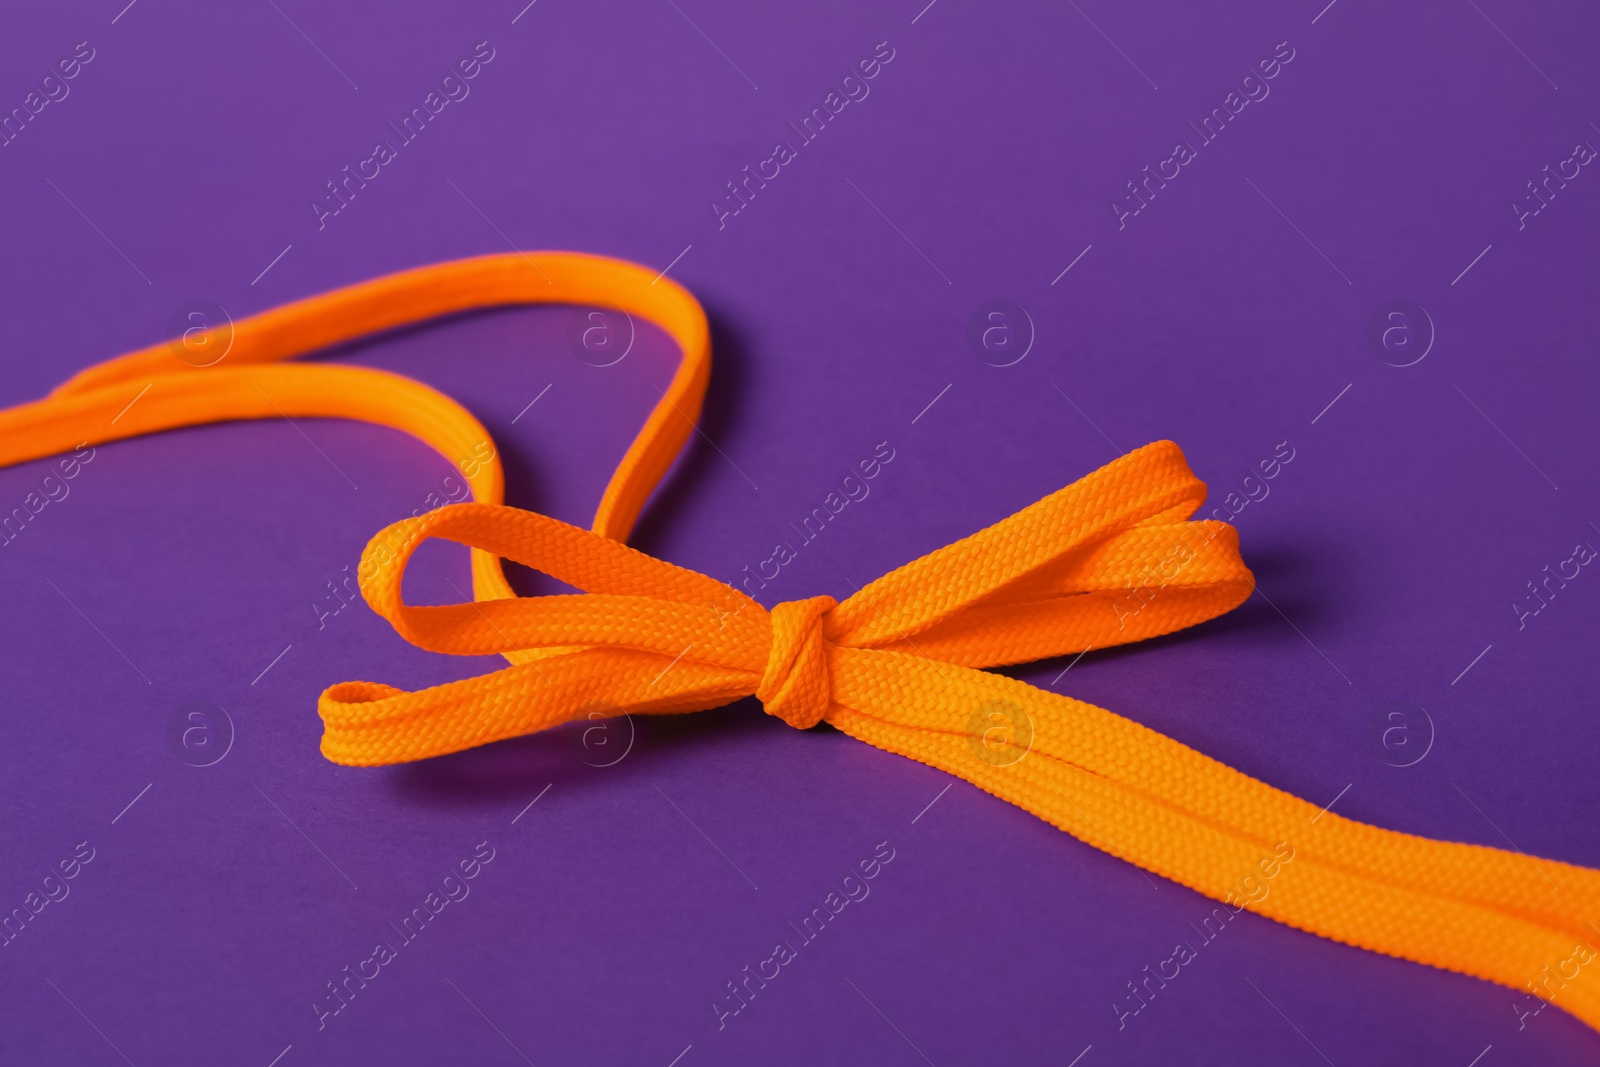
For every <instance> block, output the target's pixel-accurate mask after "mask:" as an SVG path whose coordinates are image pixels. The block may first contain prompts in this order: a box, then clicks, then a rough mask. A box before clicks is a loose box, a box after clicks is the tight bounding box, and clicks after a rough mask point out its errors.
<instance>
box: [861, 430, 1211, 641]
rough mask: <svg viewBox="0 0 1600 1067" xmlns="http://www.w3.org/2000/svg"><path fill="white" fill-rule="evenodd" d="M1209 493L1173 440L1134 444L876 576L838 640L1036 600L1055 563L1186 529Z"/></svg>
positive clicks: (898, 635) (894, 636) (897, 634)
mask: <svg viewBox="0 0 1600 1067" xmlns="http://www.w3.org/2000/svg"><path fill="white" fill-rule="evenodd" d="M1205 495H1206V487H1205V483H1204V482H1202V481H1200V479H1198V478H1196V477H1195V476H1194V473H1193V472H1192V471H1190V470H1189V465H1188V464H1187V463H1186V462H1185V461H1184V458H1183V452H1182V450H1180V449H1179V448H1178V446H1177V445H1176V444H1174V443H1173V442H1171V441H1157V442H1155V443H1153V444H1149V445H1145V446H1144V447H1143V448H1139V449H1135V450H1134V451H1132V452H1130V453H1128V454H1127V455H1125V456H1123V457H1122V458H1121V459H1118V460H1115V461H1113V462H1111V463H1108V464H1107V465H1106V466H1104V467H1102V468H1100V469H1099V470H1097V471H1095V472H1094V473H1092V474H1089V475H1086V476H1085V477H1083V478H1080V479H1079V480H1078V481H1076V482H1073V483H1072V484H1071V485H1069V486H1067V487H1066V488H1064V489H1060V490H1057V491H1056V492H1054V493H1051V494H1050V495H1049V496H1047V497H1045V498H1044V499H1043V500H1040V501H1039V502H1038V503H1036V504H1032V505H1030V506H1028V507H1026V508H1023V509H1022V510H1021V511H1019V512H1017V513H1016V514H1014V515H1011V516H1010V517H1008V518H1005V519H1002V520H1001V521H1000V522H997V523H995V524H994V525H992V526H989V527H988V528H986V529H983V530H980V531H978V532H977V533H975V534H972V535H971V536H970V537H964V538H962V539H961V540H960V541H956V542H954V543H953V544H950V545H946V546H945V547H944V548H941V549H938V550H936V551H933V552H930V553H928V554H927V555H925V556H923V557H922V558H921V559H917V560H914V561H912V562H911V563H908V564H906V565H905V566H903V567H900V568H898V569H896V570H893V571H891V572H889V573H888V574H886V575H884V576H883V577H882V578H879V579H878V580H877V581H875V582H872V583H871V584H870V585H868V586H867V587H866V588H864V589H862V590H861V591H860V592H858V593H857V594H856V595H855V596H852V597H851V598H850V599H849V600H846V601H845V602H844V603H843V604H841V605H839V609H838V611H836V612H835V613H834V626H835V629H836V631H837V633H838V640H839V643H840V644H841V645H845V646H849V647H855V648H876V647H884V646H887V645H892V644H895V643H902V644H903V643H906V642H908V641H910V640H911V639H914V638H916V637H917V635H918V634H921V633H924V632H925V631H930V630H933V629H934V628H936V627H938V626H940V625H941V624H943V623H945V622H946V621H947V620H950V619H952V618H953V617H955V616H958V615H959V614H961V613H962V612H963V611H964V610H966V609H970V608H972V607H976V606H979V605H981V604H984V603H985V602H987V601H989V600H990V599H991V598H996V599H1003V598H1006V597H1008V596H1009V597H1013V598H1015V597H1021V598H1023V599H1032V598H1034V594H1035V593H1036V592H1037V589H1036V587H1037V586H1038V585H1039V584H1040V583H1041V581H1048V576H1049V575H1050V574H1051V573H1052V568H1053V567H1054V566H1057V565H1061V564H1063V562H1064V561H1065V560H1067V559H1068V558H1070V557H1072V556H1073V555H1074V554H1077V553H1081V552H1086V551H1091V550H1092V549H1093V548H1094V547H1095V546H1096V545H1098V544H1099V543H1100V542H1102V541H1104V540H1106V539H1108V538H1111V537H1114V536H1116V535H1117V534H1119V533H1122V532H1124V531H1127V530H1130V529H1133V528H1135V527H1138V526H1140V525H1154V526H1163V525H1165V526H1172V525H1175V524H1177V525H1185V524H1183V520H1184V519H1186V518H1188V516H1189V515H1191V514H1193V512H1194V510H1195V509H1196V508H1198V507H1199V506H1200V504H1201V502H1202V501H1203V500H1205ZM1241 599H1242V598H1241ZM1236 603H1237V602H1236ZM1232 606H1233V605H1231V604H1230V605H1229V607H1232ZM1224 610H1226V609H1224Z"/></svg>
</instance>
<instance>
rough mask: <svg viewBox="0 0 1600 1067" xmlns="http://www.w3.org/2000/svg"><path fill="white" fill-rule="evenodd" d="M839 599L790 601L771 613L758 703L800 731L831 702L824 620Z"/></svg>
mask: <svg viewBox="0 0 1600 1067" xmlns="http://www.w3.org/2000/svg"><path fill="white" fill-rule="evenodd" d="M838 603H839V602H838V601H837V600H835V599H833V597H831V596H814V597H811V598H809V599H807V600H786V601H784V602H783V603H781V604H779V605H777V606H776V607H774V608H773V609H772V647H771V649H770V651H768V653H767V665H766V669H765V670H763V671H762V673H761V682H760V684H759V685H758V686H757V687H756V699H758V700H760V701H761V704H762V706H763V707H765V708H766V709H767V714H768V715H776V716H777V717H778V718H780V719H782V720H783V721H784V722H786V723H788V724H789V725H790V726H793V727H794V728H796V729H797V730H809V729H810V728H811V727H813V726H815V725H817V723H819V722H821V721H822V720H823V718H825V717H826V716H827V713H828V709H829V707H830V705H831V704H832V703H833V680H832V678H831V676H830V675H829V673H828V650H827V647H826V644H827V643H826V640H825V635H824V622H825V620H826V619H827V616H828V613H829V612H831V611H832V610H833V609H834V608H835V607H836V606H837V605H838Z"/></svg>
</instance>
